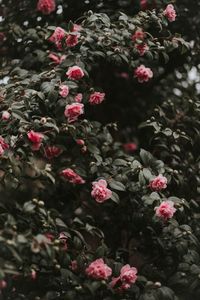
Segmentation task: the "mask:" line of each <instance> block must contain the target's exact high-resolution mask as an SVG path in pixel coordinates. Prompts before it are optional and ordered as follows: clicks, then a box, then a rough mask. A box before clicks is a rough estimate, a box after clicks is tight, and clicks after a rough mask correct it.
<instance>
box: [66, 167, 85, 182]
mask: <svg viewBox="0 0 200 300" xmlns="http://www.w3.org/2000/svg"><path fill="white" fill-rule="evenodd" d="M60 175H61V176H62V177H64V178H65V179H66V180H68V181H69V182H71V183H75V184H83V183H85V180H84V179H83V178H82V177H81V176H79V175H78V174H77V173H75V172H74V171H73V170H72V169H70V168H68V169H65V170H63V171H62V172H61V173H60Z"/></svg>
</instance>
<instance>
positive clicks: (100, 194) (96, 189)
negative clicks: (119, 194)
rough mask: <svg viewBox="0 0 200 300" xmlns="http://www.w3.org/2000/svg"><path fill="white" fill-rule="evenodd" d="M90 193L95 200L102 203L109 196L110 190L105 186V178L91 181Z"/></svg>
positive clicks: (110, 194)
mask: <svg viewBox="0 0 200 300" xmlns="http://www.w3.org/2000/svg"><path fill="white" fill-rule="evenodd" d="M91 195H92V197H93V198H94V199H95V200H96V202H98V203H103V202H105V201H106V200H108V199H110V198H111V196H112V191H111V190H109V189H108V188H107V182H106V180H104V179H100V180H98V181H94V182H93V183H92V192H91Z"/></svg>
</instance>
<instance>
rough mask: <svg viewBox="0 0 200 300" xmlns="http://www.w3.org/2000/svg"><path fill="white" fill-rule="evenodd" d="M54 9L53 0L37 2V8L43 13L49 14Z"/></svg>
mask: <svg viewBox="0 0 200 300" xmlns="http://www.w3.org/2000/svg"><path fill="white" fill-rule="evenodd" d="M55 9H56V3H55V0H39V1H38V3H37V10H38V11H41V12H42V13H43V14H44V15H49V14H50V13H52V12H53V11H55Z"/></svg>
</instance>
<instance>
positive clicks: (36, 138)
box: [27, 130, 44, 151]
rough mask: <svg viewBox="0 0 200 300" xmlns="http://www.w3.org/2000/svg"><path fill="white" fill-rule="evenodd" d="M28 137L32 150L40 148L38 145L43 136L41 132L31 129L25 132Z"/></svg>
mask: <svg viewBox="0 0 200 300" xmlns="http://www.w3.org/2000/svg"><path fill="white" fill-rule="evenodd" d="M27 136H28V139H29V140H30V141H31V142H32V146H31V148H32V150H33V151H37V150H39V149H40V146H41V144H42V140H43V138H44V136H43V134H42V133H40V132H35V131H33V130H31V131H29V132H28V133H27Z"/></svg>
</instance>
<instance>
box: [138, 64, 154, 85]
mask: <svg viewBox="0 0 200 300" xmlns="http://www.w3.org/2000/svg"><path fill="white" fill-rule="evenodd" d="M134 77H136V78H137V79H138V82H140V83H142V82H147V81H149V79H150V78H152V77H153V72H152V70H151V69H150V68H146V67H145V66H144V65H140V66H139V67H137V69H135V71H134Z"/></svg>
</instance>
